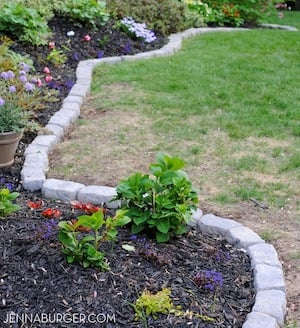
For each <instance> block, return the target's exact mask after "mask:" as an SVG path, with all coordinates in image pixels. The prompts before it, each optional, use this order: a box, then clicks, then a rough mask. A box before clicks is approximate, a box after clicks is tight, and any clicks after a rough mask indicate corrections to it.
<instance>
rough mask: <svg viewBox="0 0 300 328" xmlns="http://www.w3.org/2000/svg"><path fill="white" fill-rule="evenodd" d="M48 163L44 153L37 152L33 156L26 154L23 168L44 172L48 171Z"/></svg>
mask: <svg viewBox="0 0 300 328" xmlns="http://www.w3.org/2000/svg"><path fill="white" fill-rule="evenodd" d="M48 165H49V161H48V156H47V154H46V153H42V152H38V153H35V154H27V155H26V156H25V161H24V164H23V167H28V168H30V169H32V170H37V171H38V170H41V171H42V172H46V171H47V169H48Z"/></svg>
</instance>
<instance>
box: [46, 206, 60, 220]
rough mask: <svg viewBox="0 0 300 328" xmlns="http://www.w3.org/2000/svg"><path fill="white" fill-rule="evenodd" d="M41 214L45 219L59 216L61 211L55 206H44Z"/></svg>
mask: <svg viewBox="0 0 300 328" xmlns="http://www.w3.org/2000/svg"><path fill="white" fill-rule="evenodd" d="M42 216H43V217H44V218H47V219H51V218H58V217H60V216H61V211H60V210H58V209H57V208H46V209H45V210H43V212H42Z"/></svg>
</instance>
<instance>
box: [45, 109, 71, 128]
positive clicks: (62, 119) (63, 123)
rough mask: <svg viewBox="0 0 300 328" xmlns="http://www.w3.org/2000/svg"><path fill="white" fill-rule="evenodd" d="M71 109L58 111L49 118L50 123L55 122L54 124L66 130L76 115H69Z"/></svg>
mask: <svg viewBox="0 0 300 328" xmlns="http://www.w3.org/2000/svg"><path fill="white" fill-rule="evenodd" d="M68 112H70V113H71V111H63V112H62V111H58V112H56V113H55V114H54V115H53V116H52V117H51V118H50V120H49V124H54V125H58V126H60V127H62V128H63V130H64V131H66V130H67V129H68V128H69V126H70V125H71V123H72V119H74V117H73V118H72V117H71V115H69V114H70V113H68Z"/></svg>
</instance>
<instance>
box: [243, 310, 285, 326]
mask: <svg viewBox="0 0 300 328" xmlns="http://www.w3.org/2000/svg"><path fill="white" fill-rule="evenodd" d="M262 327H263V328H279V326H278V324H277V321H276V319H275V318H273V317H271V316H269V315H267V314H264V313H259V312H251V313H249V314H248V315H247V318H246V321H245V323H244V324H243V326H242V328H262Z"/></svg>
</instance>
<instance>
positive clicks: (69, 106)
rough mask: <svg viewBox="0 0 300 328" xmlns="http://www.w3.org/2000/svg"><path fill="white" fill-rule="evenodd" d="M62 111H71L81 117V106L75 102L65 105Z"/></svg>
mask: <svg viewBox="0 0 300 328" xmlns="http://www.w3.org/2000/svg"><path fill="white" fill-rule="evenodd" d="M61 110H70V111H72V112H74V113H76V116H77V117H78V116H79V115H80V106H79V104H78V103H75V102H65V103H63V105H62V107H61Z"/></svg>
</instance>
